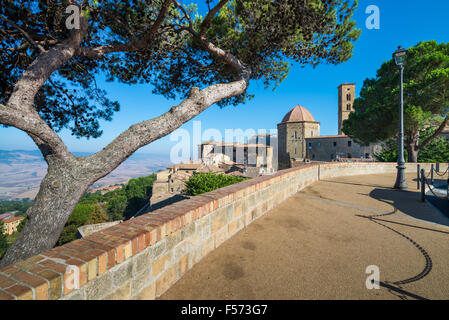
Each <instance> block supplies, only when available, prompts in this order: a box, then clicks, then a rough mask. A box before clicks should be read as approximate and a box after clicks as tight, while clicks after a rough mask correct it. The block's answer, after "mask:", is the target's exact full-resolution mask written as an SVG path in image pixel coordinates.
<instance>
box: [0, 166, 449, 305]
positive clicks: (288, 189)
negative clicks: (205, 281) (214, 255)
mask: <svg viewBox="0 0 449 320" xmlns="http://www.w3.org/2000/svg"><path fill="white" fill-rule="evenodd" d="M424 167H425V168H428V167H429V166H428V165H426V166H424ZM443 167H444V168H446V166H442V168H443ZM395 170H396V164H393V163H382V164H379V163H329V164H321V165H318V164H312V165H310V166H307V167H300V168H292V169H287V170H283V171H279V172H277V173H276V174H274V175H271V176H264V177H258V178H255V179H252V180H247V181H243V182H241V183H238V184H235V185H232V186H228V187H225V188H222V189H219V190H215V191H212V192H209V193H206V194H203V195H200V196H196V197H193V198H191V199H187V200H184V201H182V202H179V203H175V204H172V205H169V206H166V207H164V208H162V209H158V210H156V211H153V212H152V213H151V214H146V215H143V216H140V217H137V218H134V219H131V220H128V221H126V222H123V223H120V224H118V225H116V226H113V227H110V228H107V229H105V230H101V231H99V232H96V233H94V234H92V235H90V236H87V237H85V238H83V239H80V240H76V241H73V242H71V243H68V244H66V245H64V246H61V247H57V248H54V249H52V250H49V251H46V252H42V253H41V254H39V255H37V256H34V257H31V258H29V259H27V260H24V261H20V262H18V263H16V264H14V265H12V266H9V267H6V268H3V269H0V299H39V300H46V299H154V298H156V297H158V296H160V295H161V294H162V293H164V292H165V291H166V290H167V289H168V288H169V287H170V286H171V285H173V284H174V283H175V282H176V281H177V280H179V279H180V278H181V277H182V276H183V275H184V274H185V272H186V271H187V270H189V269H190V268H192V267H193V266H194V265H195V264H196V263H197V262H199V261H200V260H201V259H202V258H203V257H204V256H206V255H207V254H208V253H209V252H211V251H212V250H214V249H215V248H217V247H218V246H220V245H221V244H222V243H223V242H224V241H226V239H228V238H229V237H231V236H232V235H234V234H235V233H237V232H238V231H240V230H241V229H243V228H244V227H246V226H247V225H249V224H250V223H251V222H252V221H254V220H256V219H257V218H259V217H260V216H262V215H263V214H265V213H266V212H267V211H269V210H270V209H271V208H273V207H275V206H276V205H278V204H279V203H281V202H282V201H284V200H285V199H286V198H288V197H289V196H291V195H292V194H294V193H296V192H297V191H299V190H301V189H303V188H305V187H307V186H308V185H310V184H312V183H314V182H316V181H318V179H319V177H320V178H321V179H323V178H329V177H338V176H347V175H361V174H373V173H384V172H394V171H395ZM407 171H408V172H416V164H407ZM410 187H411V186H410ZM69 266H72V267H70V268H75V269H76V270H77V271H76V272H77V273H78V275H79V288H77V289H76V288H75V289H73V288H72V287H73V281H72V280H73V276H74V275H75V271H71V272H67V271H68V270H69V269H68V267H69ZM70 270H72V269H70Z"/></svg>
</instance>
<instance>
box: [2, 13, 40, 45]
mask: <svg viewBox="0 0 449 320" xmlns="http://www.w3.org/2000/svg"><path fill="white" fill-rule="evenodd" d="M0 19H2V20H4V21H6V22H7V23H9V24H10V25H12V26H13V27H14V28H16V29H17V30H18V31H19V32H20V33H21V34H22V35H23V37H24V38H25V40H26V41H28V42H29V43H30V44H31V45H33V46H35V47H36V48H38V49H39V51H40V52H42V53H44V52H46V50H45V49H44V48H43V47H42V46H41V45H39V44H37V43H36V42H35V41H34V40H33V38H31V36H30V35H29V34H28V33H27V32H26V31H25V30H23V29H22V28H21V27H19V26H18V25H17V24H15V23H14V22H13V21H11V20H10V19H8V18H6V17H4V16H2V15H0Z"/></svg>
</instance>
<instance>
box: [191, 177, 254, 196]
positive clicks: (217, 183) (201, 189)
mask: <svg viewBox="0 0 449 320" xmlns="http://www.w3.org/2000/svg"><path fill="white" fill-rule="evenodd" d="M247 179H248V178H243V177H236V176H230V175H224V174H215V173H212V172H208V173H197V174H194V175H193V176H191V177H190V179H189V180H188V181H187V182H186V193H187V194H188V195H190V196H196V195H199V194H202V193H205V192H209V191H212V190H215V189H219V188H223V187H226V186H229V185H231V184H234V183H238V182H241V181H244V180H247Z"/></svg>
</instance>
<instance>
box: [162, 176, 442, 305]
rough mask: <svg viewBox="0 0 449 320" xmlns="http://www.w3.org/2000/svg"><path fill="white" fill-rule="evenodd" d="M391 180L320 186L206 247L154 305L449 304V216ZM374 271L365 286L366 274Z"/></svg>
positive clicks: (412, 185)
mask: <svg viewBox="0 0 449 320" xmlns="http://www.w3.org/2000/svg"><path fill="white" fill-rule="evenodd" d="M415 177H416V175H415V174H408V175H407V183H408V186H409V190H408V191H397V190H393V189H391V186H392V185H393V184H394V181H395V175H394V174H379V175H364V176H352V177H341V178H335V179H326V180H321V181H319V182H317V183H315V184H313V185H312V186H310V187H308V188H306V189H304V190H303V191H302V192H298V193H297V194H295V195H294V196H292V197H291V198H289V199H287V200H286V201H284V202H283V203H281V204H280V205H279V206H277V207H276V208H274V209H273V210H271V211H270V212H268V213H267V214H265V215H264V216H262V217H261V218H259V219H258V220H256V221H254V222H253V223H252V224H250V225H249V226H248V227H247V228H245V229H243V230H242V231H240V232H239V233H238V234H236V235H235V236H234V237H232V238H230V239H229V240H227V241H226V242H224V243H223V244H222V245H221V246H220V247H219V248H217V249H216V250H214V251H212V252H211V253H210V254H209V255H207V256H206V257H205V258H204V259H202V260H201V261H200V262H199V263H198V264H196V265H195V266H194V267H193V268H192V269H191V270H190V271H188V272H187V273H186V274H185V275H184V276H183V277H182V278H181V279H180V280H179V281H178V282H177V283H176V284H174V285H173V286H172V287H171V288H170V289H169V290H168V291H167V292H166V293H165V294H163V295H162V296H161V297H160V299H242V300H245V299H449V268H448V266H449V254H448V252H449V218H447V217H445V216H443V215H441V214H439V213H438V212H437V211H436V210H435V209H433V208H431V207H430V206H429V205H428V204H426V203H422V202H420V201H419V192H418V190H416V181H415V180H414V178H415ZM370 265H376V266H378V267H379V270H380V282H381V286H380V289H378V290H376V289H373V290H368V289H367V288H366V285H365V282H366V279H367V277H368V274H367V273H366V268H367V267H368V266H370Z"/></svg>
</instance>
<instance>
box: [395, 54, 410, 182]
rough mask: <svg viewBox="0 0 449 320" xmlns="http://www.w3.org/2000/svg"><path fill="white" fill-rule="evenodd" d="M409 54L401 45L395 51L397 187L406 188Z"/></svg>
mask: <svg viewBox="0 0 449 320" xmlns="http://www.w3.org/2000/svg"><path fill="white" fill-rule="evenodd" d="M406 56H407V50H405V49H404V48H402V47H401V46H399V48H398V50H396V51H395V52H394V53H393V58H394V61H395V62H396V64H397V65H398V66H399V69H400V71H401V84H400V86H401V88H400V90H401V94H400V96H401V97H400V103H399V134H398V166H397V167H396V168H397V169H398V171H397V176H396V183H395V185H394V188H395V189H400V190H406V189H407V188H408V186H407V183H406V181H405V160H404V62H405V57H406Z"/></svg>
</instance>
